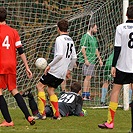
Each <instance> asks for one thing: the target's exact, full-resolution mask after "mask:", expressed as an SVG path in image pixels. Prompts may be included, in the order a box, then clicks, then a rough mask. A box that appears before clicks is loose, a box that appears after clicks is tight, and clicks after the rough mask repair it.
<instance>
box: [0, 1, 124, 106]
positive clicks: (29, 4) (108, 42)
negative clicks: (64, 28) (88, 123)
mask: <svg viewBox="0 0 133 133" xmlns="http://www.w3.org/2000/svg"><path fill="white" fill-rule="evenodd" d="M124 2H125V0H124ZM124 2H123V1H122V0H100V1H97V0H69V1H67V0H46V1H44V0H36V1H33V0H28V1H25V0H19V1H18V0H12V1H10V2H9V1H8V0H5V1H4V2H1V3H0V5H3V6H5V7H6V9H7V11H8V15H7V24H9V25H10V26H12V27H13V28H16V29H17V30H18V31H19V34H20V36H21V41H22V44H23V47H24V50H25V53H26V55H27V59H28V61H29V66H30V69H31V71H32V72H33V78H32V79H30V80H29V79H28V78H27V76H26V73H25V69H24V65H23V64H22V61H20V59H19V56H18V67H17V84H18V89H19V90H20V91H23V90H25V89H32V92H33V93H34V95H35V97H37V92H36V87H35V86H36V83H37V82H38V80H39V79H40V76H41V75H42V74H43V71H40V70H37V68H36V67H35V60H36V59H37V58H39V57H44V58H45V59H47V61H48V63H49V62H50V61H51V60H52V59H53V46H54V42H55V38H56V37H57V35H58V34H57V31H56V23H57V21H58V20H60V19H61V18H66V19H68V21H69V23H70V25H69V34H70V36H71V37H72V38H73V40H74V42H75V46H76V51H77V53H79V52H81V49H80V48H79V44H80V39H81V37H82V35H83V34H85V33H86V32H87V29H88V24H89V23H90V22H91V23H96V24H97V26H98V33H97V34H96V37H97V38H98V42H99V51H100V53H101V57H102V59H103V61H104V62H105V61H106V59H107V58H108V56H109V55H110V53H111V52H112V50H113V43H114V34H115V29H116V26H117V25H119V24H120V23H122V22H123V19H122V12H123V4H124ZM104 76H106V75H104V70H103V67H102V68H101V67H100V66H99V64H98V62H96V68H95V76H94V77H93V78H92V80H91V87H92V88H91V90H90V91H91V95H92V98H93V99H92V100H91V101H86V102H84V105H85V106H89V107H98V106H100V99H101V87H102V84H103V82H104ZM83 79H84V77H83V76H82V73H81V68H80V67H79V66H78V65H77V67H75V68H74V70H73V72H72V78H71V79H70V80H68V81H67V85H66V88H68V89H69V88H70V84H71V83H72V82H73V81H78V82H79V83H81V85H83ZM56 91H57V94H58V93H59V92H60V90H59V88H58V89H57V90H56ZM110 91H111V84H110V87H109V89H108V95H107V97H106V101H107V102H108V99H110ZM4 93H5V97H6V99H7V102H8V105H9V106H10V107H17V105H16V102H15V101H14V98H12V96H11V95H10V94H9V93H8V91H4ZM119 104H123V93H122V92H121V95H120V99H119Z"/></svg>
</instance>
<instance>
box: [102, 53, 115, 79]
mask: <svg viewBox="0 0 133 133" xmlns="http://www.w3.org/2000/svg"><path fill="white" fill-rule="evenodd" d="M113 57H114V51H113V52H112V54H111V55H110V56H109V57H108V58H107V60H106V63H105V67H104V76H105V79H106V80H109V79H110V74H111V67H112V61H113Z"/></svg>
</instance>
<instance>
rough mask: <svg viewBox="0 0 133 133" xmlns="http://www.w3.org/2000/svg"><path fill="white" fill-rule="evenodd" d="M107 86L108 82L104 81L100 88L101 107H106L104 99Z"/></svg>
mask: <svg viewBox="0 0 133 133" xmlns="http://www.w3.org/2000/svg"><path fill="white" fill-rule="evenodd" d="M108 86H109V84H108V81H105V82H104V83H103V86H102V96H101V105H106V101H105V99H106V95H107V92H108Z"/></svg>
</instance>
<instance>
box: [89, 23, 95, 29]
mask: <svg viewBox="0 0 133 133" xmlns="http://www.w3.org/2000/svg"><path fill="white" fill-rule="evenodd" d="M95 25H96V24H90V25H89V27H88V30H90V29H91V28H94V26H95Z"/></svg>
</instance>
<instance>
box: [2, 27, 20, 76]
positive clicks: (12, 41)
mask: <svg viewBox="0 0 133 133" xmlns="http://www.w3.org/2000/svg"><path fill="white" fill-rule="evenodd" d="M21 46H22V44H21V41H20V37H19V34H18V32H17V31H16V30H15V29H13V28H11V27H10V26H8V25H0V74H16V65H17V59H16V48H18V47H21Z"/></svg>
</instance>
